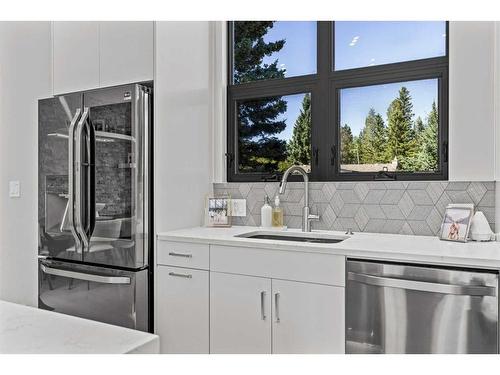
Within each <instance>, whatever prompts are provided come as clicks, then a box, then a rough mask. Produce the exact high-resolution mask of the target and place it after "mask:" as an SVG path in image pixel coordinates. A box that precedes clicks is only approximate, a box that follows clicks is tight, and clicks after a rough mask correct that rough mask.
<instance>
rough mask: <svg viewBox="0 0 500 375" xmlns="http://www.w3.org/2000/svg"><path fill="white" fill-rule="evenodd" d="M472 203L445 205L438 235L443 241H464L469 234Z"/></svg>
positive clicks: (472, 210) (472, 212) (472, 209)
mask: <svg viewBox="0 0 500 375" xmlns="http://www.w3.org/2000/svg"><path fill="white" fill-rule="evenodd" d="M473 215H474V206H473V205H468V204H464V205H457V204H450V205H448V206H447V207H446V210H445V213H444V217H443V223H442V224H441V231H440V234H439V237H440V239H441V240H444V241H455V242H466V241H467V237H468V235H469V229H470V224H471V220H472V216H473Z"/></svg>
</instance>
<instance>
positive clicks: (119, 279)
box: [40, 264, 130, 284]
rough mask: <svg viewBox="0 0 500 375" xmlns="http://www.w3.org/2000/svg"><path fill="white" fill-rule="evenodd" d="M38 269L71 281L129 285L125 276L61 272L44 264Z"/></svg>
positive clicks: (128, 279) (61, 270) (128, 280)
mask: <svg viewBox="0 0 500 375" xmlns="http://www.w3.org/2000/svg"><path fill="white" fill-rule="evenodd" d="M40 268H41V270H42V271H43V272H44V273H46V274H47V275H54V276H62V277H69V278H72V279H78V280H85V281H92V282H96V283H101V284H130V277H125V276H103V275H95V274H91V273H84V272H77V271H70V270H63V269H60V268H52V267H48V266H46V265H44V264H41V265H40Z"/></svg>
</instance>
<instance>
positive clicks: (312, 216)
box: [307, 214, 320, 221]
mask: <svg viewBox="0 0 500 375" xmlns="http://www.w3.org/2000/svg"><path fill="white" fill-rule="evenodd" d="M319 219H320V216H319V215H313V214H309V216H308V217H307V220H309V221H319Z"/></svg>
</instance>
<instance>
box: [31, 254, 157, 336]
mask: <svg viewBox="0 0 500 375" xmlns="http://www.w3.org/2000/svg"><path fill="white" fill-rule="evenodd" d="M38 267H39V275H38V278H39V289H38V290H39V296H38V297H39V298H38V307H40V308H43V309H46V310H51V311H56V312H59V313H63V314H68V315H73V316H78V317H81V318H86V319H91V320H96V321H99V322H104V323H109V324H114V325H118V326H122V327H127V328H132V329H138V330H141V331H148V328H149V327H148V300H147V296H148V270H147V269H144V270H141V271H137V272H131V271H122V270H116V269H110V268H104V267H93V266H88V265H81V264H74V263H69V262H61V261H54V260H47V259H40V260H39V263H38Z"/></svg>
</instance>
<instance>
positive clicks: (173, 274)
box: [168, 272, 193, 279]
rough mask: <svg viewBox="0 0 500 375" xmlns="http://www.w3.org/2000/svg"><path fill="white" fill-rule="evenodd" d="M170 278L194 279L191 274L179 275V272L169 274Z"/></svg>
mask: <svg viewBox="0 0 500 375" xmlns="http://www.w3.org/2000/svg"><path fill="white" fill-rule="evenodd" d="M168 275H169V276H175V277H184V278H186V279H192V278H193V275H191V274H184V273H177V272H169V273H168Z"/></svg>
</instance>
